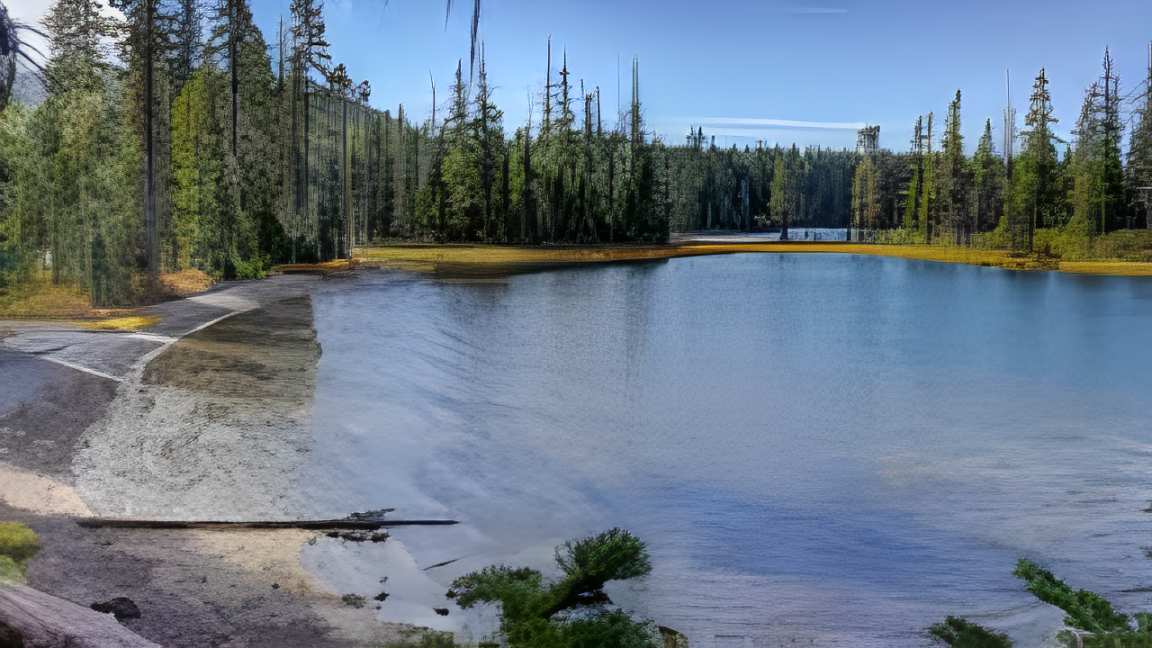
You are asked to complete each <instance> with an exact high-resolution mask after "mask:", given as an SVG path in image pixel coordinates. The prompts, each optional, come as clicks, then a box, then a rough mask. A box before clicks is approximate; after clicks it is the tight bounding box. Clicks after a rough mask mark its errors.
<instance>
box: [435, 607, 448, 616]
mask: <svg viewBox="0 0 1152 648" xmlns="http://www.w3.org/2000/svg"><path fill="white" fill-rule="evenodd" d="M432 611H433V612H435V613H436V614H439V615H440V616H448V608H432Z"/></svg>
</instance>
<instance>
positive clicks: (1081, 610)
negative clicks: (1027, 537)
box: [1012, 558, 1132, 633]
mask: <svg viewBox="0 0 1152 648" xmlns="http://www.w3.org/2000/svg"><path fill="white" fill-rule="evenodd" d="M1012 575H1013V576H1015V577H1016V578H1019V579H1021V580H1023V581H1024V582H1025V583H1028V584H1027V585H1026V586H1025V587H1024V589H1026V590H1028V591H1029V592H1031V593H1032V594H1033V595H1034V596H1035V597H1036V598H1038V599H1040V600H1041V601H1044V602H1045V603H1048V604H1049V605H1055V606H1056V607H1058V608H1060V609H1061V610H1064V612H1065V613H1066V614H1067V615H1068V616H1066V617H1064V623H1065V624H1067V625H1069V626H1071V627H1073V628H1078V629H1080V630H1087V631H1088V632H1093V633H1102V632H1113V631H1129V630H1131V628H1132V626H1131V619H1130V618H1129V616H1128V615H1127V614H1121V613H1119V612H1117V611H1116V610H1114V609H1113V608H1112V604H1111V603H1109V602H1108V601H1107V600H1106V599H1105V598H1104V597H1102V596H1100V595H1099V594H1095V593H1093V592H1089V591H1087V590H1073V589H1072V588H1071V587H1069V586H1068V585H1067V584H1066V583H1065V582H1064V581H1062V580H1060V579H1059V578H1056V577H1055V576H1053V575H1052V572H1050V571H1048V570H1047V569H1043V568H1041V567H1038V566H1037V565H1035V564H1034V563H1032V562H1030V561H1029V560H1027V559H1026V558H1021V559H1020V560H1018V561H1017V562H1016V569H1015V570H1013V572H1012Z"/></svg>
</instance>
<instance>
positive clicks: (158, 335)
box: [0, 276, 421, 648]
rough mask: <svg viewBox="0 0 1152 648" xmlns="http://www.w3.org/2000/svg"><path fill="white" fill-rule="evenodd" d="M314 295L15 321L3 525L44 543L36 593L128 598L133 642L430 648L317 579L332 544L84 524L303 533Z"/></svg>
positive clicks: (3, 368) (3, 376)
mask: <svg viewBox="0 0 1152 648" xmlns="http://www.w3.org/2000/svg"><path fill="white" fill-rule="evenodd" d="M316 281H318V279H317V278H314V277H301V276H295V277H293V276H279V277H271V278H269V279H267V280H262V281H248V282H236V283H230V284H223V285H221V286H218V287H217V288H215V289H213V290H209V291H207V292H203V293H200V294H198V295H195V296H192V297H190V298H187V299H181V300H177V301H173V302H167V303H164V304H160V305H157V306H151V307H146V308H144V309H141V310H142V311H145V312H147V313H148V314H150V315H152V316H154V317H153V318H151V319H150V320H149V326H148V327H147V328H146V329H145V330H143V331H92V330H90V329H85V328H83V327H76V326H68V325H64V324H62V323H61V322H59V321H54V322H42V323H37V322H33V321H27V320H23V321H19V322H17V323H16V325H13V323H11V322H5V321H2V320H0V329H8V334H7V335H5V336H2V337H0V385H2V386H3V389H0V519H2V520H13V521H17V522H22V523H24V524H27V525H28V526H30V527H31V528H32V529H33V530H34V531H35V532H36V533H37V534H38V536H39V537H40V542H41V545H42V549H41V551H40V553H39V554H38V555H37V556H35V557H34V558H33V559H32V561H31V564H30V566H29V570H28V575H27V576H28V584H29V585H30V586H31V587H34V588H36V589H38V590H41V591H43V592H46V593H48V594H51V595H54V596H57V597H60V598H63V599H66V600H69V601H72V602H75V603H77V604H79V605H82V606H84V607H87V606H88V605H90V604H92V603H96V602H100V601H105V600H109V599H111V598H114V597H119V596H126V597H128V598H130V599H132V600H133V601H134V602H135V603H136V604H137V605H138V606H139V608H140V610H141V612H142V616H141V617H140V618H139V619H134V620H128V621H125V622H124V624H123V625H124V626H125V627H127V628H128V629H130V630H132V631H133V632H136V633H137V634H139V635H141V636H143V637H144V638H146V639H149V640H151V641H154V642H156V643H159V644H161V645H163V646H165V647H166V648H185V647H187V648H193V647H199V646H204V645H215V646H237V647H239V646H245V647H248V648H280V647H283V648H310V647H311V646H317V645H323V646H333V647H336V648H359V647H361V646H364V647H367V646H373V647H375V646H381V645H386V644H388V643H390V642H395V641H401V640H406V639H409V638H410V637H412V636H416V637H419V635H420V632H421V631H420V629H418V628H416V627H414V626H409V625H404V624H396V623H388V622H382V621H378V620H377V618H376V611H375V609H374V606H372V605H368V606H363V607H354V606H349V605H348V604H347V602H346V601H345V600H343V599H342V597H341V594H342V592H335V591H332V589H331V586H330V585H328V584H326V583H324V582H322V581H320V580H318V578H317V577H316V576H315V575H313V574H312V573H310V572H309V570H308V569H307V568H306V565H305V563H304V562H303V561H302V558H301V556H302V553H303V549H304V548H306V547H308V546H309V543H311V542H315V541H316V538H321V537H323V532H319V531H318V532H309V531H300V530H294V529H285V530H243V531H236V530H222V531H219V530H193V531H184V530H149V529H86V528H81V527H80V526H78V525H77V524H76V520H77V519H78V518H84V517H89V516H93V515H96V516H101V517H150V518H157V519H191V520H194V519H267V518H281V519H292V518H294V517H296V516H295V514H294V511H293V507H292V505H291V503H290V498H288V497H286V496H287V495H288V494H289V493H290V492H291V488H292V484H293V482H294V480H296V479H297V478H298V477H299V474H300V466H301V465H302V463H303V462H304V461H305V458H306V457H307V455H308V451H309V446H310V445H311V444H313V443H315V442H316V439H315V438H314V437H313V430H312V425H311V403H312V396H313V388H314V377H315V371H316V363H317V361H318V360H319V357H320V352H321V350H320V348H319V343H318V342H317V341H316V339H315V332H314V329H313V322H312V311H311V291H312V287H313V286H314V285H315V283H316ZM325 541H326V542H329V540H328V539H326V538H325ZM331 542H343V541H341V540H331Z"/></svg>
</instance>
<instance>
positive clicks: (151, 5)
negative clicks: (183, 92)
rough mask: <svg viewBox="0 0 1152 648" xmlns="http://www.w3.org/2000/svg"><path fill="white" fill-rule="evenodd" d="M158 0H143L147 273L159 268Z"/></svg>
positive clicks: (145, 252)
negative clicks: (155, 48)
mask: <svg viewBox="0 0 1152 648" xmlns="http://www.w3.org/2000/svg"><path fill="white" fill-rule="evenodd" d="M155 11H156V0H145V2H144V254H145V257H146V259H147V264H148V272H150V273H153V274H154V273H156V272H158V271H159V269H160V263H159V262H160V258H159V257H160V241H159V237H158V236H157V228H156V142H155V139H154V137H153V133H152V130H153V125H152V99H153V97H152V94H153V88H152V81H153V79H152V77H153V72H154V66H153V62H152V58H153V56H152V54H153V52H152V23H153V21H154V20H155Z"/></svg>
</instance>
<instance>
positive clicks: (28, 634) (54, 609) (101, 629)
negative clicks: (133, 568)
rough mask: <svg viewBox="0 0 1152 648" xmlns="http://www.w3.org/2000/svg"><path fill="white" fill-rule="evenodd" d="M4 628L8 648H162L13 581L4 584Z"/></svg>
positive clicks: (0, 637) (0, 595)
mask: <svg viewBox="0 0 1152 648" xmlns="http://www.w3.org/2000/svg"><path fill="white" fill-rule="evenodd" d="M0 628H7V630H0V642H3V641H7V642H8V643H7V644H4V643H0V646H3V647H4V648H8V647H9V646H19V647H20V648H108V647H109V646H116V647H117V648H160V647H159V646H158V645H156V644H154V643H152V642H151V641H148V640H147V639H144V638H143V637H141V636H140V635H137V634H135V633H133V632H132V631H131V630H129V629H127V628H125V627H124V626H122V625H120V624H119V623H117V622H116V621H115V620H114V619H112V618H109V617H108V615H107V614H101V613H99V612H96V611H94V610H90V609H88V608H86V607H83V606H81V605H77V604H75V603H72V602H71V601H65V600H64V599H60V598H56V597H55V596H50V595H48V594H45V593H44V592H41V591H38V590H35V589H32V588H31V587H28V586H27V585H21V584H19V583H14V582H11V581H3V582H0ZM17 637H19V638H20V639H17ZM13 641H20V643H13Z"/></svg>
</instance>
